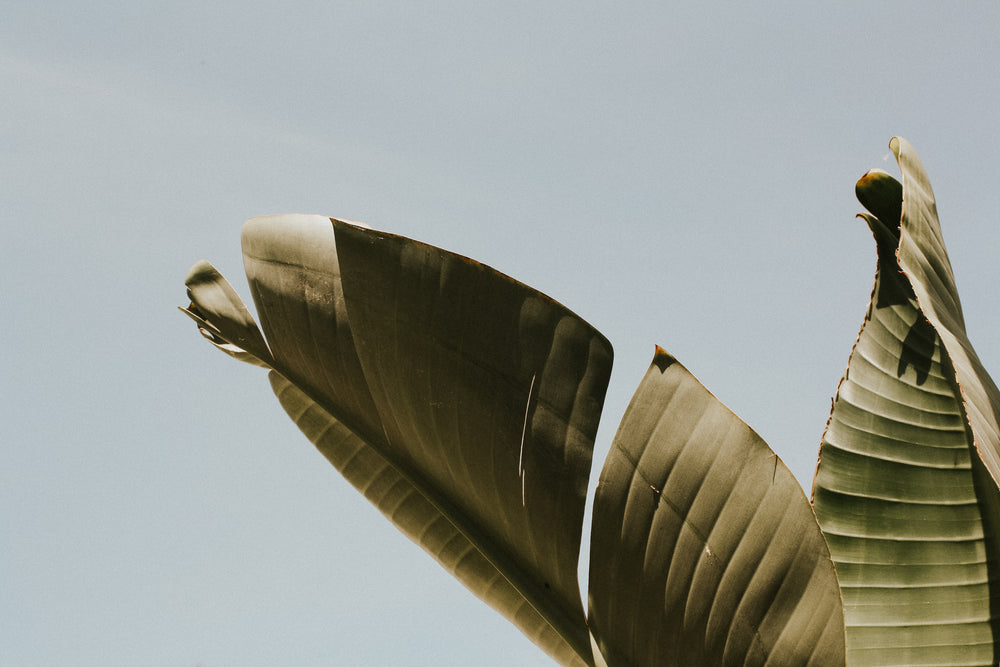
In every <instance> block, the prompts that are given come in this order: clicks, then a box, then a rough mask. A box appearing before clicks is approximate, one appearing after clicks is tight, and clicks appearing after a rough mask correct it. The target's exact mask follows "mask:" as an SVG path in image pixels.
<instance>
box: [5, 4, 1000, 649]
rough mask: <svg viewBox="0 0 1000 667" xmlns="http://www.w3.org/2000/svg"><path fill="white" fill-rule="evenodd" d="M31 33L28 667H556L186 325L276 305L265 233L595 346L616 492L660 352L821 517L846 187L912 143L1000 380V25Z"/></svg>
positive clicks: (851, 289) (551, 14) (248, 20)
mask: <svg viewBox="0 0 1000 667" xmlns="http://www.w3.org/2000/svg"><path fill="white" fill-rule="evenodd" d="M3 4H4V9H3V15H4V20H3V21H2V22H0V90H2V95H0V221H2V227H3V240H2V242H0V276H2V282H0V289H2V294H3V304H4V311H5V312H4V317H3V318H2V320H0V341H2V349H3V350H4V359H5V364H4V372H3V373H2V376H0V389H2V399H3V400H2V401H0V410H2V423H3V425H4V428H5V430H6V433H5V437H4V438H3V444H2V445H0V447H2V452H3V465H2V466H0V535H2V538H0V664H4V665H23V666H33V665H47V666H48V665H79V666H89V665H102V666H103V665H109V664H112V665H114V664H131V665H171V666H176V665H190V666H192V667H194V666H195V665H200V666H202V667H221V666H224V665H240V666H253V665H333V664H336V665H381V664H388V663H390V662H391V663H393V664H397V665H428V664H433V665H468V664H477V665H483V666H490V665H510V664H518V665H548V664H552V663H551V661H550V659H548V658H547V657H546V656H545V655H544V654H543V653H542V652H541V651H540V650H539V649H537V648H536V647H535V646H534V645H533V644H531V643H530V641H528V640H527V639H525V638H524V637H523V636H522V635H521V634H520V633H519V632H518V631H517V630H516V629H514V628H513V626H512V625H510V624H509V623H508V622H507V621H506V620H504V619H503V618H501V617H500V616H499V615H497V614H496V613H495V612H493V611H492V610H491V609H489V608H488V607H486V606H485V605H484V604H483V603H481V602H480V601H479V600H477V599H476V598H475V597H473V596H472V595H471V594H470V593H467V592H466V591H465V589H464V588H462V586H461V585H460V584H458V583H457V582H455V581H454V580H452V579H451V577H450V576H449V575H447V574H446V573H445V572H444V571H443V570H441V569H440V568H439V567H438V566H437V564H436V563H434V562H433V561H432V560H431V559H430V557H428V556H427V555H425V554H424V552H423V551H421V550H420V549H419V548H418V547H416V546H415V545H413V544H411V543H410V542H409V541H408V540H406V538H404V537H403V536H402V535H401V534H400V533H398V532H397V531H396V529H395V528H393V527H392V526H391V525H390V524H389V523H388V521H386V520H385V519H384V518H382V516H381V515H380V514H379V513H378V512H377V511H376V510H375V509H374V508H372V507H370V506H369V505H368V504H367V502H366V501H365V500H364V499H363V498H362V497H361V496H360V494H358V493H356V492H355V491H354V489H353V488H351V487H350V486H349V485H348V484H347V483H346V482H345V481H344V480H343V479H342V478H340V476H339V474H338V473H337V472H336V471H335V470H334V469H333V468H332V467H331V466H329V464H327V463H326V461H325V460H324V459H323V458H322V456H321V455H320V454H319V453H318V452H316V451H315V449H314V448H313V447H312V445H310V444H309V442H308V441H307V440H306V439H305V438H304V437H303V436H302V435H301V434H300V433H299V432H298V430H297V429H296V427H295V426H294V424H292V422H291V421H290V420H288V419H287V417H286V416H285V415H284V413H283V411H282V410H281V408H280V406H279V405H278V403H277V401H276V400H275V398H274V397H273V395H272V394H271V391H270V388H269V386H268V382H267V380H266V374H265V373H264V372H263V371H262V370H261V369H257V368H253V367H250V366H246V365H243V364H238V363H235V362H233V361H232V360H231V359H229V358H228V357H226V356H225V355H222V354H219V353H218V352H217V351H216V350H214V349H212V348H211V346H210V345H208V344H207V343H206V342H205V341H204V340H202V338H201V336H199V335H198V333H197V331H196V329H195V327H194V326H193V324H192V323H191V322H190V321H189V320H188V319H187V318H186V317H184V316H183V314H181V313H179V312H178V311H177V310H176V306H179V305H186V303H187V301H186V297H185V294H184V286H183V279H184V276H185V274H186V272H187V270H188V268H189V267H190V266H191V265H192V264H193V263H194V262H195V261H196V260H199V259H208V260H209V261H211V262H212V263H214V264H215V265H216V266H217V267H218V268H219V269H220V270H221V271H222V273H223V274H224V275H226V276H227V277H228V278H229V279H230V281H231V282H232V283H233V284H234V285H235V286H236V289H237V290H238V291H239V292H240V293H241V294H242V295H243V297H244V299H245V300H246V301H247V302H248V303H249V302H250V296H249V293H248V290H247V287H246V281H245V277H244V274H243V270H242V260H241V255H240V243H239V233H240V226H241V225H242V223H243V221H244V220H245V219H247V218H249V217H252V216H256V215H264V214H273V213H320V214H324V215H331V216H336V217H343V218H349V219H353V220H361V221H364V222H366V223H368V224H370V225H372V226H374V227H376V228H379V229H383V230H386V231H390V232H393V233H397V234H403V235H406V236H410V237H412V238H415V239H419V240H421V241H425V242H429V243H433V244H435V245H438V246H441V247H444V248H446V249H448V250H452V251H455V252H458V253H460V254H463V255H467V256H469V257H472V258H475V259H477V260H479V261H482V262H484V263H486V264H489V265H490V266H493V267H494V268H496V269H498V270H500V271H502V272H504V273H507V274H508V275H511V276H513V277H515V278H517V279H518V280H520V281H522V282H525V283H527V284H529V285H531V286H533V287H535V288H537V289H539V290H541V291H542V292H544V293H546V294H548V295H549V296H551V297H553V298H555V299H556V300H558V301H560V302H561V303H563V304H565V305H566V306H567V307H569V308H570V309H572V310H573V311H575V312H576V313H577V314H579V315H580V316H581V317H583V318H584V319H586V320H587V321H589V322H590V323H591V324H593V325H594V326H595V327H596V328H597V329H598V330H600V331H601V332H602V333H604V334H605V335H606V336H607V337H608V338H609V339H610V341H611V343H612V344H613V345H614V348H615V367H614V371H613V375H612V378H611V384H610V387H609V390H608V395H607V400H606V403H605V411H604V415H603V418H602V422H601V428H600V431H599V433H598V439H597V444H596V447H595V455H594V470H593V473H592V486H593V483H594V481H596V478H597V475H598V473H599V470H600V465H601V463H602V462H603V459H604V457H605V455H606V453H607V451H608V448H609V447H610V444H611V440H612V438H613V436H614V432H615V429H616V427H617V425H618V422H619V420H620V419H621V416H622V414H623V412H624V410H625V407H626V405H627V404H628V401H629V399H630V397H631V395H632V392H633V391H634V390H635V388H636V386H637V384H638V382H639V380H640V378H641V377H642V375H643V373H644V372H645V370H646V367H647V366H648V365H649V362H650V361H651V359H652V356H653V351H654V345H656V344H659V345H660V346H662V347H663V348H665V349H666V350H667V351H669V352H670V353H672V354H673V355H675V356H676V357H677V358H678V359H679V360H680V361H681V362H682V363H683V364H684V365H685V366H687V368H688V369H689V370H691V371H692V372H693V373H694V374H695V376H697V377H698V378H699V379H700V380H701V381H702V382H703V383H704V384H705V385H706V386H707V387H708V388H709V389H710V390H711V391H712V392H713V393H714V394H715V395H716V396H717V397H718V398H719V399H720V400H722V401H723V402H724V403H725V404H726V405H727V406H729V407H730V408H731V409H732V410H733V411H734V412H736V413H737V414H738V415H740V416H741V417H742V418H743V419H744V420H745V421H746V422H747V423H748V424H750V426H752V427H753V428H754V429H755V430H756V431H757V432H758V433H760V434H761V436H762V437H763V438H764V439H765V440H766V441H767V442H768V443H769V444H770V445H771V447H772V448H774V450H775V451H776V452H777V453H778V455H779V456H780V457H781V458H782V460H784V461H785V462H786V463H787V464H788V466H789V467H790V468H791V470H792V472H793V473H794V474H795V475H796V477H797V478H798V479H799V480H800V481H801V482H802V484H803V486H804V487H805V488H806V489H808V488H809V487H810V486H811V480H812V475H813V471H814V467H815V462H816V453H817V450H818V447H819V442H820V438H821V436H822V432H823V427H824V425H825V423H826V419H827V417H828V416H829V410H830V401H831V398H832V396H833V394H834V392H835V391H836V387H837V383H838V381H839V379H840V377H841V375H842V373H843V371H844V368H845V367H846V364H847V359H848V355H849V353H850V351H851V347H852V345H853V343H854V340H855V338H856V336H857V333H858V330H859V328H860V326H861V323H862V319H863V317H864V314H865V310H866V308H867V304H868V298H869V296H870V293H871V287H872V282H873V276H874V271H875V250H874V242H873V240H872V238H871V236H870V234H869V233H868V230H867V228H866V226H865V225H864V223H863V222H862V221H860V220H857V219H855V217H854V216H855V214H856V213H857V212H858V211H859V210H860V205H859V204H858V203H857V202H856V200H855V199H854V194H853V193H854V190H853V189H854V182H855V180H856V179H857V178H858V177H859V176H861V174H862V173H864V172H865V171H866V170H867V169H869V168H871V167H878V168H882V169H886V170H889V171H890V172H893V173H898V172H897V171H895V164H894V161H893V159H892V157H891V154H890V152H889V149H888V142H889V139H890V137H892V136H893V135H897V134H898V135H901V136H904V137H906V138H907V139H908V140H909V141H910V142H911V143H912V144H913V145H914V147H915V148H916V150H917V152H918V154H919V155H920V157H921V159H922V161H923V163H924V165H925V167H926V169H927V171H928V173H929V175H930V178H931V182H932V184H933V187H934V190H935V194H936V196H937V203H938V211H939V213H940V217H941V221H942V227H943V230H944V236H945V240H946V243H947V246H948V250H949V253H950V257H951V261H952V264H953V266H954V270H955V274H956V279H957V283H958V288H959V291H960V294H961V297H962V303H963V306H964V309H965V316H966V322H967V325H968V331H969V336H970V338H971V339H972V341H973V343H974V344H975V345H976V347H977V351H978V352H979V355H980V357H981V358H982V360H983V362H984V364H985V366H986V368H987V369H989V370H992V371H993V373H994V374H995V375H996V374H1000V336H998V334H997V332H998V331H1000V308H997V306H996V294H997V287H998V284H1000V266H998V264H997V261H996V257H997V254H996V253H997V249H998V248H1000V224H998V215H997V211H998V210H1000V187H997V186H996V176H997V169H996V165H997V163H998V161H1000V125H998V122H997V119H998V116H997V109H1000V72H998V70H997V68H996V63H997V62H998V61H1000V41H998V40H997V39H996V29H997V26H998V25H1000V5H998V4H997V3H995V2H966V3H962V4H960V5H951V6H946V5H944V4H942V3H931V2H880V3H872V2H841V3H823V4H819V3H802V2H772V3H729V2H727V3H723V2H699V3H690V4H679V3H669V2H666V3H665V2H657V3H653V2H648V3H647V2H629V1H620V2H614V3H610V2H608V3H597V2H580V1H576V2H504V3H491V2H476V3H461V2H452V3H448V2H429V3H428V2H393V3H380V2H372V1H367V2H338V1H332V2H331V1H324V2H318V1H317V2H299V1H294V0H292V1H289V2H283V3H280V4H277V3H275V4H273V5H271V4H266V3H262V2H246V3H236V2H229V1H223V2H189V1H174V2H142V3H138V2H131V3H130V2H103V3H82V2H56V1H54V0H39V1H38V2H32V3H24V2H21V3H14V2H8V3H3ZM588 535H589V515H588V518H587V523H586V524H585V526H584V544H585V545H586V543H587V542H586V541H587V539H588ZM584 552H586V547H584ZM585 568H586V564H584V566H583V567H582V568H581V573H582V575H583V579H584V581H585V580H586V577H585V571H586V570H585Z"/></svg>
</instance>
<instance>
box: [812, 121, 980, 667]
mask: <svg viewBox="0 0 1000 667" xmlns="http://www.w3.org/2000/svg"><path fill="white" fill-rule="evenodd" d="M903 145H904V144H901V143H900V142H898V141H897V140H894V142H893V146H894V150H897V149H898V148H899V147H900V146H903ZM905 146H906V148H905V150H907V151H912V148H909V147H908V145H905ZM897 153H898V151H897ZM905 162H907V163H906V164H904V161H903V160H901V161H900V164H901V167H902V168H903V175H904V180H903V187H900V184H899V183H898V182H896V181H895V179H892V178H891V177H890V176H888V175H887V174H884V173H879V172H870V173H869V174H866V175H865V176H864V177H863V178H862V179H861V181H859V183H858V195H859V199H861V200H862V203H864V204H865V206H866V207H867V208H868V209H869V210H870V211H871V213H872V214H871V215H869V214H865V215H864V216H862V217H863V218H864V219H865V220H866V221H867V222H868V224H869V226H870V227H871V229H872V232H873V234H874V236H875V239H876V246H877V248H878V258H879V262H878V272H877V276H876V284H875V289H874V291H873V294H872V302H871V305H870V306H869V310H868V313H867V315H866V317H865V322H864V325H863V327H862V329H861V333H860V334H859V337H858V341H857V343H856V344H855V347H854V350H853V352H852V354H851V358H850V362H849V366H848V369H847V372H846V374H845V376H844V378H843V379H842V381H841V384H840V387H839V389H838V391H837V396H836V398H835V401H834V407H833V411H832V414H831V417H830V421H829V423H828V425H827V429H826V432H825V434H824V437H823V443H822V447H821V452H820V463H819V466H818V469H817V475H816V480H815V485H814V491H813V494H814V504H815V508H816V513H817V516H818V518H819V521H820V525H821V526H822V527H823V531H824V533H825V534H826V536H827V540H828V542H829V544H830V550H831V553H832V555H833V558H834V561H836V563H837V572H838V575H839V577H840V583H841V588H842V590H843V597H844V606H845V616H846V623H847V651H848V662H849V664H851V665H901V664H905V665H991V664H996V657H995V656H996V652H995V644H996V639H995V636H996V625H997V621H996V614H995V611H994V610H995V607H996V600H995V587H996V578H997V576H996V572H995V568H996V546H995V537H996V529H995V525H996V520H997V516H996V507H997V496H998V494H997V487H996V484H995V483H993V482H992V480H991V479H990V477H989V475H988V474H987V473H986V470H985V468H984V466H983V463H982V461H981V460H980V458H979V456H978V454H977V451H976V448H975V446H974V443H976V442H978V439H977V437H976V432H975V430H974V428H973V427H972V426H970V419H969V413H968V412H967V410H966V406H965V404H964V403H963V393H962V392H963V390H964V388H965V385H964V384H960V382H961V374H960V373H956V367H955V365H954V364H953V361H952V357H951V355H950V354H949V352H950V350H949V349H948V347H947V346H946V345H945V344H943V342H942V341H943V339H944V338H948V337H951V338H953V339H954V338H955V334H954V332H951V331H950V330H949V329H948V328H946V327H945V326H944V324H943V323H942V320H941V319H940V318H938V319H936V321H929V317H928V315H927V312H926V311H925V310H924V309H923V308H922V306H923V303H924V302H925V301H926V300H927V298H931V299H933V300H935V302H936V303H937V304H938V305H939V306H941V308H942V310H943V311H944V312H946V313H947V319H948V325H949V326H951V327H958V331H959V332H960V333H961V338H962V339H963V340H965V341H966V342H967V339H966V338H965V337H964V329H962V328H961V310H960V308H959V306H958V296H957V293H956V292H955V290H954V280H953V278H952V277H951V268H950V265H949V264H948V259H947V255H946V254H945V251H944V246H943V242H941V241H940V228H939V227H938V224H937V218H936V213H935V215H934V218H933V221H931V220H930V218H929V217H926V216H924V217H919V215H920V213H919V212H920V211H923V212H924V213H925V214H926V213H927V212H928V211H930V210H933V199H930V204H929V205H928V202H927V197H931V195H930V186H929V184H927V182H926V175H924V174H923V172H922V168H921V169H920V174H919V175H916V176H915V172H914V164H916V165H919V163H917V162H916V159H915V157H913V156H909V157H908V158H907V160H906V161H905ZM914 183H916V185H915V184H914ZM908 216H909V217H908ZM901 218H902V221H903V222H902V238H903V242H904V243H906V244H911V245H912V239H913V237H919V238H921V239H923V241H921V245H920V247H921V248H922V249H923V250H927V251H928V254H926V255H920V258H919V260H918V262H919V263H920V266H921V268H922V269H926V271H924V273H923V279H929V280H930V281H931V283H932V285H933V287H932V290H931V291H932V292H933V293H934V294H936V296H933V297H926V296H925V298H924V299H920V298H918V296H917V293H916V292H915V287H917V284H918V280H915V279H914V274H913V273H911V272H910V271H909V270H908V268H907V267H905V266H904V267H903V269H904V271H906V273H905V274H904V273H902V272H901V271H900V265H899V264H897V257H896V251H897V246H898V245H899V244H900V233H901V232H900V219H901ZM908 239H909V240H908ZM927 239H934V244H933V246H934V247H933V248H930V247H929V246H928V245H927V243H925V241H926V240H927ZM900 254H902V250H900ZM922 291H923V292H924V293H925V295H926V294H927V290H926V289H923V290H922ZM945 302H946V303H945ZM969 349H970V350H971V347H970V348H969ZM973 357H974V354H973ZM980 369H981V367H980ZM983 377H986V376H985V374H984V375H983ZM986 380H987V381H988V380H989V379H988V377H986ZM977 382H978V380H977ZM990 385H991V386H992V383H990ZM979 386H980V387H981V386H982V385H979ZM994 390H995V387H994ZM987 406H988V404H987Z"/></svg>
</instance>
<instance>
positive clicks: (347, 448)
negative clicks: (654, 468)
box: [209, 216, 612, 664]
mask: <svg viewBox="0 0 1000 667" xmlns="http://www.w3.org/2000/svg"><path fill="white" fill-rule="evenodd" d="M243 251H244V261H245V265H246V271H247V277H248V280H249V282H250V286H251V292H252V293H253V296H254V301H255V302H256V305H257V311H258V314H259V316H260V320H261V325H262V327H263V329H264V332H265V333H266V336H267V341H268V343H269V345H270V349H271V350H272V351H273V368H274V369H275V373H272V375H271V382H272V387H273V389H274V391H275V394H276V395H277V396H278V398H279V400H280V401H281V403H282V405H283V407H284V408H285V410H286V411H287V412H288V414H289V415H290V416H291V417H292V419H293V420H294V421H295V422H296V424H298V425H299V427H300V428H301V429H302V431H303V432H304V433H305V434H306V435H307V436H308V437H309V439H310V440H311V441H313V442H314V444H316V446H317V447H318V448H319V450H320V451H321V452H322V453H323V454H324V456H326V457H327V458H328V459H329V460H330V461H331V462H332V463H333V464H334V466H335V467H337V469H338V470H340V471H341V472H342V473H343V474H344V476H345V477H346V478H347V479H348V481H350V482H351V483H352V484H353V485H355V486H356V487H357V488H358V489H359V490H361V491H362V492H363V493H364V494H365V495H366V497H368V498H369V500H371V501H372V502H373V503H374V504H375V505H376V506H377V507H378V508H379V509H380V510H381V511H382V512H383V513H384V514H385V515H386V516H387V517H388V518H389V519H390V520H392V521H393V523H395V524H396V525H397V527H399V528H400V530H402V532H404V533H405V534H406V535H407V536H408V537H410V538H411V539H412V540H414V541H415V542H417V543H418V544H420V545H421V546H422V547H423V548H424V549H425V550H427V551H428V552H429V553H430V554H431V555H432V556H434V557H435V558H436V559H437V560H438V561H439V562H440V563H441V564H442V565H443V566H444V567H445V568H446V569H447V570H448V571H449V572H452V573H453V574H454V575H455V576H456V577H457V578H458V579H460V580H461V581H462V582H463V583H464V584H465V585H466V586H467V587H469V588H470V590H472V591H473V592H474V593H475V594H476V595H478V596H479V597H481V598H482V599H483V600H484V601H486V602H487V603H488V604H490V605H491V606H493V607H494V608H496V609H497V610H498V611H499V612H500V613H502V614H503V615H504V616H506V617H507V618H508V619H510V620H511V621H512V622H514V624H515V625H517V626H518V627H519V628H520V629H521V630H522V631H523V632H524V633H525V634H526V635H527V636H528V637H529V638H531V639H532V641H534V642H535V643H537V644H538V645H539V646H541V647H542V648H543V649H544V650H545V651H546V652H548V653H549V654H550V655H552V656H553V657H554V658H556V659H557V660H559V661H560V662H562V663H563V664H593V658H592V652H591V647H590V638H589V633H588V630H587V628H586V624H585V621H584V616H583V609H582V606H581V604H580V593H579V585H578V583H577V562H578V555H579V549H580V535H581V531H582V519H583V509H584V501H585V495H586V489H587V478H588V476H589V470H590V463H591V456H592V450H593V438H594V435H595V433H596V429H597V423H598V419H599V416H600V411H601V408H602V404H603V400H604V393H605V390H606V387H607V382H608V379H609V375H610V367H611V358H612V353H611V346H610V344H608V342H607V340H606V339H604V337H603V336H601V335H600V334H599V333H597V332H596V331H595V330H594V329H593V328H592V327H590V326H589V325H587V324H586V323H585V322H583V321H582V320H580V319H579V318H578V317H577V316H575V315H573V314H572V313H571V312H569V311H568V310H566V309H565V308H564V307H562V306H561V305H559V304H558V303H556V302H554V301H552V300H551V299H549V298H547V297H545V296H544V295H541V294H540V293H538V292H536V291H535V290H532V289H530V288H528V287H526V286H524V285H522V284H520V283H518V282H516V281H514V280H512V279H511V278H508V277H507V276H504V275H502V274H500V273H498V272H496V271H494V270H493V269H490V268H489V267H486V266H483V265H481V264H478V263H476V262H473V261H471V260H468V259H466V258H463V257H460V256H458V255H455V254H453V253H449V252H446V251H443V250H441V249H439V248H435V247H432V246H428V245H425V244H422V243H418V242H416V241H412V240H409V239H405V238H402V237H399V236H394V235H390V234H384V233H381V232H376V231H373V230H370V229H363V228H361V227H360V226H357V225H354V224H351V223H347V222H345V221H340V220H331V219H329V218H322V217H320V216H271V217H266V218H255V219H252V220H250V221H248V222H247V224H246V225H245V226H244V230H243ZM209 323H210V324H211V321H210V322H209Z"/></svg>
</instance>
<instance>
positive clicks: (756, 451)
mask: <svg viewBox="0 0 1000 667" xmlns="http://www.w3.org/2000/svg"><path fill="white" fill-rule="evenodd" d="M590 568H591V576H590V595H589V597H590V622H591V629H592V632H593V633H594V636H595V638H596V641H597V644H598V646H599V647H600V649H601V652H602V653H603V654H604V656H605V657H606V658H607V660H608V664H610V665H612V666H614V665H619V664H621V665H723V664H725V665H730V664H733V665H736V664H739V665H763V664H765V663H766V664H774V665H804V664H822V665H835V664H843V662H844V619H843V611H842V608H841V604H840V593H839V590H838V587H837V579H836V573H835V572H834V568H833V563H832V562H831V560H830V555H829V551H828V549H827V546H826V543H825V541H824V539H823V536H822V534H821V533H820V530H819V526H818V524H817V522H816V517H815V516H814V515H813V512H812V509H811V508H810V506H809V502H808V501H807V499H806V497H805V494H804V493H803V492H802V489H801V487H800V486H799V484H798V482H797V481H796V480H795V478H794V477H793V476H792V474H791V472H790V471H789V470H788V469H787V468H786V467H785V465H784V463H782V462H781V461H780V460H779V459H778V457H777V456H776V455H775V454H774V452H772V451H771V449H770V448H769V447H768V446H767V445H766V444H765V443H764V441H763V440H761V439H760V437H759V436H758V435H757V434H756V433H754V432H753V430H751V429H750V427H749V426H747V425H746V424H745V423H743V421H741V420H740V419H739V418H738V417H737V416H736V415H734V414H733V413H732V412H730V411H729V410H728V409H727V408H726V407H725V406H724V405H722V403H720V402H719V401H718V399H716V398H715V397H714V396H712V394H710V393H709V392H708V390H706V389H705V388H704V387H703V386H702V385H701V383H699V382H698V381H697V380H696V379H695V378H694V376H692V375H691V374H690V373H689V372H688V371H687V370H686V369H685V368H684V367H683V366H681V364H680V363H678V362H677V361H676V360H675V359H674V358H673V357H671V356H670V355H668V354H667V353H666V352H664V351H663V350H661V349H660V348H657V352H656V355H655V357H654V359H653V363H652V365H651V366H650V367H649V370H648V371H647V373H646V375H645V377H644V378H643V380H642V382H641V383H640V385H639V388H638V390H637V391H636V393H635V396H634V397H633V398H632V402H631V403H630V405H629V407H628V409H627V411H626V413H625V417H624V418H623V420H622V423H621V426H620V427H619V429H618V433H617V434H616V436H615V440H614V444H613V445H612V449H611V453H610V454H609V456H608V459H607V461H606V463H605V465H604V469H603V471H602V473H601V479H600V483H599V485H598V487H597V496H596V499H595V501H594V519H593V536H592V542H591V564H590Z"/></svg>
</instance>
